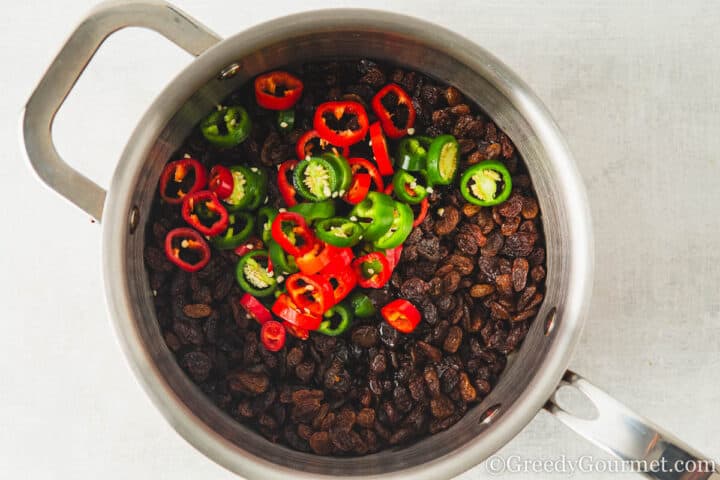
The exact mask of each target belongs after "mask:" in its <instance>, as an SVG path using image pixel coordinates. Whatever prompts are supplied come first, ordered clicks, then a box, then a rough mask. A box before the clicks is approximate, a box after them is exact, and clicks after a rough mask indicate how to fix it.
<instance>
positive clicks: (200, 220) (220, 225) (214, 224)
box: [181, 190, 228, 237]
mask: <svg viewBox="0 0 720 480" xmlns="http://www.w3.org/2000/svg"><path fill="white" fill-rule="evenodd" d="M181 213H182V217H183V219H185V221H186V222H187V223H188V225H190V226H191V227H193V228H194V229H195V230H197V231H198V232H200V233H202V234H203V235H207V236H208V237H214V236H215V235H219V234H221V233H222V232H224V231H225V229H227V226H228V212H227V210H226V209H225V207H224V206H223V204H222V203H220V200H218V198H217V197H216V196H215V194H214V193H212V192H211V191H210V190H200V191H199V192H195V193H191V194H190V195H185V198H184V199H183V204H182V211H181ZM206 222H210V223H209V224H207V223H206Z"/></svg>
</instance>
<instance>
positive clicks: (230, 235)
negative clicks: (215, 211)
mask: <svg viewBox="0 0 720 480" xmlns="http://www.w3.org/2000/svg"><path fill="white" fill-rule="evenodd" d="M254 227H255V219H254V218H253V217H252V216H251V215H250V214H249V213H246V212H236V213H231V214H230V215H229V216H228V228H227V230H225V233H223V234H222V235H218V236H217V237H212V238H211V239H210V242H211V243H212V244H213V246H214V247H215V248H218V249H220V250H230V249H232V248H235V247H237V246H238V245H240V244H241V243H242V242H244V241H245V240H246V239H247V238H248V237H249V236H250V233H252V231H253V228H254Z"/></svg>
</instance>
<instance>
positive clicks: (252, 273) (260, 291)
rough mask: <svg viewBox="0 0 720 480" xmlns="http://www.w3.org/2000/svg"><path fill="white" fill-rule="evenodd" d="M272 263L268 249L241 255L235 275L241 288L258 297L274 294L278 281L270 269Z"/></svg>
mask: <svg viewBox="0 0 720 480" xmlns="http://www.w3.org/2000/svg"><path fill="white" fill-rule="evenodd" d="M263 263H264V264H265V265H263ZM270 265H271V263H270V257H268V252H267V251H266V250H252V251H250V252H248V253H246V254H245V255H243V256H242V257H240V260H239V261H238V264H237V267H236V268H235V277H236V278H237V282H238V285H240V288H242V289H243V290H245V291H246V292H247V293H249V294H250V295H254V296H256V297H267V296H269V295H272V294H273V292H274V291H275V289H276V288H277V281H276V280H275V278H274V277H273V274H272V272H271V271H270Z"/></svg>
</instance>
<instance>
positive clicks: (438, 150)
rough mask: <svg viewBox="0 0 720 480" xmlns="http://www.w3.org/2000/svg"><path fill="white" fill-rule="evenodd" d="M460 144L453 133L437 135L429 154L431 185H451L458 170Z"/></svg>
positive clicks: (428, 168) (428, 165)
mask: <svg viewBox="0 0 720 480" xmlns="http://www.w3.org/2000/svg"><path fill="white" fill-rule="evenodd" d="M459 152H460V146H459V145H458V141H457V140H456V139H455V137H453V136H452V135H440V136H439V137H435V138H434V139H433V141H432V143H431V144H430V148H429V149H428V155H427V175H428V180H429V182H430V184H431V185H449V184H450V183H452V181H453V180H454V179H455V174H456V173H457V170H458V164H459V162H460V161H459Z"/></svg>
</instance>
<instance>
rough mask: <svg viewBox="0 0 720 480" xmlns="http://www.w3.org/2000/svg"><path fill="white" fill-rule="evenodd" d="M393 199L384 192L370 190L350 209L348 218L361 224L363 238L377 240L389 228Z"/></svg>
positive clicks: (391, 218)
mask: <svg viewBox="0 0 720 480" xmlns="http://www.w3.org/2000/svg"><path fill="white" fill-rule="evenodd" d="M394 209H395V201H394V200H393V199H392V198H391V197H390V196H389V195H385V194H384V193H380V192H370V193H368V195H367V197H365V200H363V201H362V202H360V203H358V204H357V205H355V206H354V207H353V209H352V210H351V211H350V220H352V221H354V222H359V223H360V225H362V226H363V228H364V232H363V238H364V239H365V240H377V239H378V238H380V237H381V236H383V234H385V232H387V231H388V230H389V229H390V225H392V222H393V211H394Z"/></svg>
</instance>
